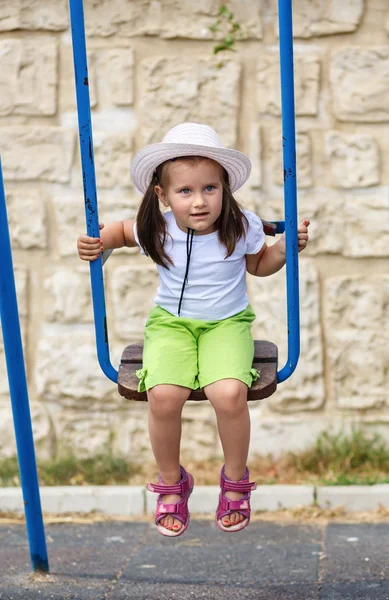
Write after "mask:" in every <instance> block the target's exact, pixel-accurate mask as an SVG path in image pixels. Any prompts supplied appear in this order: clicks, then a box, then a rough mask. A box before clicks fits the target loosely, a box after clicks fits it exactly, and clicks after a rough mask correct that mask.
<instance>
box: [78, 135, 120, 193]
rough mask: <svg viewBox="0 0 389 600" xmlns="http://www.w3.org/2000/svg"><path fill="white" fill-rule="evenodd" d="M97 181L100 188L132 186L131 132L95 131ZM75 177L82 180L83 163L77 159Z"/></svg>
mask: <svg viewBox="0 0 389 600" xmlns="http://www.w3.org/2000/svg"><path fill="white" fill-rule="evenodd" d="M93 144H94V158H95V170H96V182H97V185H98V186H99V188H103V189H108V188H113V187H118V188H127V187H130V186H131V179H130V165H131V160H132V152H131V149H132V138H131V135H130V133H119V132H114V133H110V132H105V131H99V130H97V131H94V133H93ZM74 177H75V179H76V180H77V181H82V174H81V164H80V162H79V161H77V166H76V168H75V173H74Z"/></svg>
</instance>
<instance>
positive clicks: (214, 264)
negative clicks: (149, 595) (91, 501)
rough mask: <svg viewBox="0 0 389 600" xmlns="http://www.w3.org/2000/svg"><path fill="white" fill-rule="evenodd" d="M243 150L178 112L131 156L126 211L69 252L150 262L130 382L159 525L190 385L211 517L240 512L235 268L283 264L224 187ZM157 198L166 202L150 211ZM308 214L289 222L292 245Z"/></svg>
mask: <svg viewBox="0 0 389 600" xmlns="http://www.w3.org/2000/svg"><path fill="white" fill-rule="evenodd" d="M250 170H251V163H250V161H249V159H248V158H247V156H245V155H244V154H242V153H241V152H238V151H237V150H231V149H227V148H225V147H224V146H223V145H222V143H221V141H220V139H219V138H218V136H217V135H216V133H215V131H214V130H213V129H212V128H211V127H208V126H206V125H199V124H196V123H183V124H181V125H178V126H176V127H174V128H173V129H172V130H171V131H169V132H168V133H167V134H166V135H165V137H164V139H163V140H162V143H160V144H152V145H150V146H147V147H146V148H144V149H143V150H141V151H140V152H139V153H138V154H137V155H136V156H135V158H134V160H133V163H132V166H131V176H132V180H133V182H134V185H135V186H136V188H137V189H138V190H140V191H141V192H142V193H143V194H144V197H143V200H142V202H141V205H140V208H139V212H138V215H137V219H136V221H122V222H120V223H111V224H110V225H107V226H105V227H104V226H103V225H101V226H100V227H101V229H102V231H101V238H100V239H97V238H90V237H88V236H86V235H82V236H80V237H79V238H78V241H77V246H78V252H79V256H80V258H81V259H83V260H88V261H92V260H95V259H96V258H98V256H99V254H100V253H101V252H102V250H103V249H104V248H105V249H108V248H111V249H112V248H120V247H122V246H130V247H134V246H139V247H140V249H141V252H142V253H143V254H146V255H147V256H150V258H151V259H152V260H153V261H154V262H155V263H156V265H157V269H158V272H159V287H158V290H157V293H156V296H155V298H154V302H155V304H156V307H155V308H153V309H152V310H151V313H150V316H149V319H148V321H147V323H146V329H145V338H144V353H143V369H142V370H141V371H138V373H137V375H138V377H139V379H140V383H139V390H140V391H143V390H147V398H148V419H149V433H150V440H151V445H152V449H153V452H154V455H155V459H156V462H157V465H158V469H159V473H160V475H159V482H158V484H149V485H148V488H149V489H150V490H152V491H154V492H157V493H158V494H159V496H158V500H157V512H156V525H157V529H158V531H159V532H160V533H161V534H162V535H166V536H171V537H173V536H178V535H181V534H182V533H183V532H184V531H185V530H186V528H187V527H188V523H189V511H188V498H189V496H190V494H191V492H192V489H193V484H194V481H193V477H192V475H190V474H189V473H187V472H186V471H185V469H184V467H182V466H181V465H180V459H179V457H180V438H181V413H182V409H183V406H184V403H185V402H186V400H187V399H188V397H189V395H190V392H191V390H192V389H197V388H199V387H201V388H203V389H204V392H205V394H206V396H207V398H208V399H209V401H210V402H211V404H212V405H213V407H214V409H215V412H216V417H217V426H218V432H219V435H220V440H221V444H222V447H223V453H224V460H225V465H224V466H223V468H222V471H221V478H220V486H221V490H220V496H219V504H218V507H217V511H216V522H217V525H218V527H219V528H220V529H222V530H223V531H239V530H241V529H243V528H244V527H246V526H247V525H248V523H249V519H250V493H251V490H252V489H255V486H256V484H255V483H251V482H250V481H249V472H248V469H247V467H246V460H247V456H248V449H249V439H250V417H249V410H248V405H247V389H248V387H250V386H251V384H252V382H253V381H254V380H255V379H256V378H257V377H258V373H257V372H256V371H254V370H253V369H252V361H253V356H254V343H253V339H252V336H251V323H252V321H253V320H254V319H255V315H254V313H253V311H252V309H251V306H250V304H249V300H248V297H247V291H246V271H248V272H249V273H251V274H252V275H255V276H257V277H264V276H267V275H272V274H273V273H275V272H276V271H278V270H279V269H281V268H282V267H283V266H284V264H285V239H284V236H282V237H281V238H280V239H279V240H278V241H277V242H276V243H275V244H274V245H273V246H270V247H267V245H266V243H265V236H264V232H263V227H262V222H261V220H260V219H259V218H258V217H257V216H256V215H255V214H253V213H252V212H250V211H247V210H242V209H241V208H240V207H239V205H238V203H237V201H236V200H235V199H234V197H233V192H235V191H236V190H237V189H238V188H240V187H241V186H242V185H243V184H244V183H245V181H246V180H247V179H248V177H249V175H250ZM160 204H162V205H163V206H164V207H165V208H168V209H169V210H168V211H166V212H162V211H161V210H160ZM308 226H309V221H303V223H302V224H301V225H300V226H299V228H298V245H299V251H300V250H303V249H304V248H305V246H306V245H307V242H308Z"/></svg>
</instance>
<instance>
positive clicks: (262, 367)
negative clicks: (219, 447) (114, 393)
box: [118, 341, 278, 401]
mask: <svg viewBox="0 0 389 600" xmlns="http://www.w3.org/2000/svg"><path fill="white" fill-rule="evenodd" d="M254 346H255V349H254V360H253V368H254V369H257V370H258V371H260V377H259V378H258V379H257V380H256V381H254V383H253V385H252V386H251V388H249V390H248V395H247V400H262V399H263V398H267V397H268V396H271V395H272V394H274V392H275V391H276V389H277V363H278V349H277V346H276V345H275V344H272V342H265V341H255V342H254ZM142 354H143V344H131V345H130V346H127V347H126V348H125V349H124V351H123V354H122V358H121V363H120V366H119V376H118V390H119V394H120V395H121V396H124V398H127V399H128V400H141V401H142V400H143V401H147V396H146V392H138V384H139V379H138V377H137V376H136V371H137V370H138V369H141V368H142ZM189 400H207V397H206V395H205V394H204V391H203V390H192V392H191V394H190V396H189Z"/></svg>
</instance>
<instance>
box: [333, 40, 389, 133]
mask: <svg viewBox="0 0 389 600" xmlns="http://www.w3.org/2000/svg"><path fill="white" fill-rule="evenodd" d="M330 84H331V90H332V102H333V103H332V106H333V111H334V114H335V116H336V118H337V119H339V120H340V121H363V122H373V123H374V122H382V121H388V120H389V106H388V101H387V100H388V95H389V48H388V47H387V46H372V47H358V46H350V47H343V48H341V49H340V50H335V51H334V52H333V54H332V58H331V64H330Z"/></svg>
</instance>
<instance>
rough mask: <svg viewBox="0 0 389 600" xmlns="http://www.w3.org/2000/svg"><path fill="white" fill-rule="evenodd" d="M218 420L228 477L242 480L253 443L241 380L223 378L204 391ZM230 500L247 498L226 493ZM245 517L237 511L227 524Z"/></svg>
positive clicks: (245, 391)
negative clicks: (251, 442)
mask: <svg viewBox="0 0 389 600" xmlns="http://www.w3.org/2000/svg"><path fill="white" fill-rule="evenodd" d="M204 391H205V393H206V395H207V398H208V399H209V401H210V402H211V404H212V405H213V407H214V409H215V413H216V418H217V426H218V431H219V436H220V441H221V444H222V447H223V452H224V461H225V474H226V477H228V479H232V481H238V480H239V479H242V477H244V474H245V472H246V463H247V456H248V451H249V444H250V414H249V409H248V406H247V385H245V384H244V383H243V382H242V381H239V380H238V379H221V380H220V381H216V382H215V383H212V384H210V385H207V386H206V387H205V388H204ZM226 496H227V498H229V499H230V500H239V499H240V498H242V497H243V496H244V494H242V493H240V492H226ZM243 520H244V517H243V515H241V514H240V513H238V512H233V513H231V515H230V516H229V517H228V516H226V517H223V519H222V521H223V525H224V526H226V527H228V526H229V525H236V524H237V523H239V522H240V521H243Z"/></svg>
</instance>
